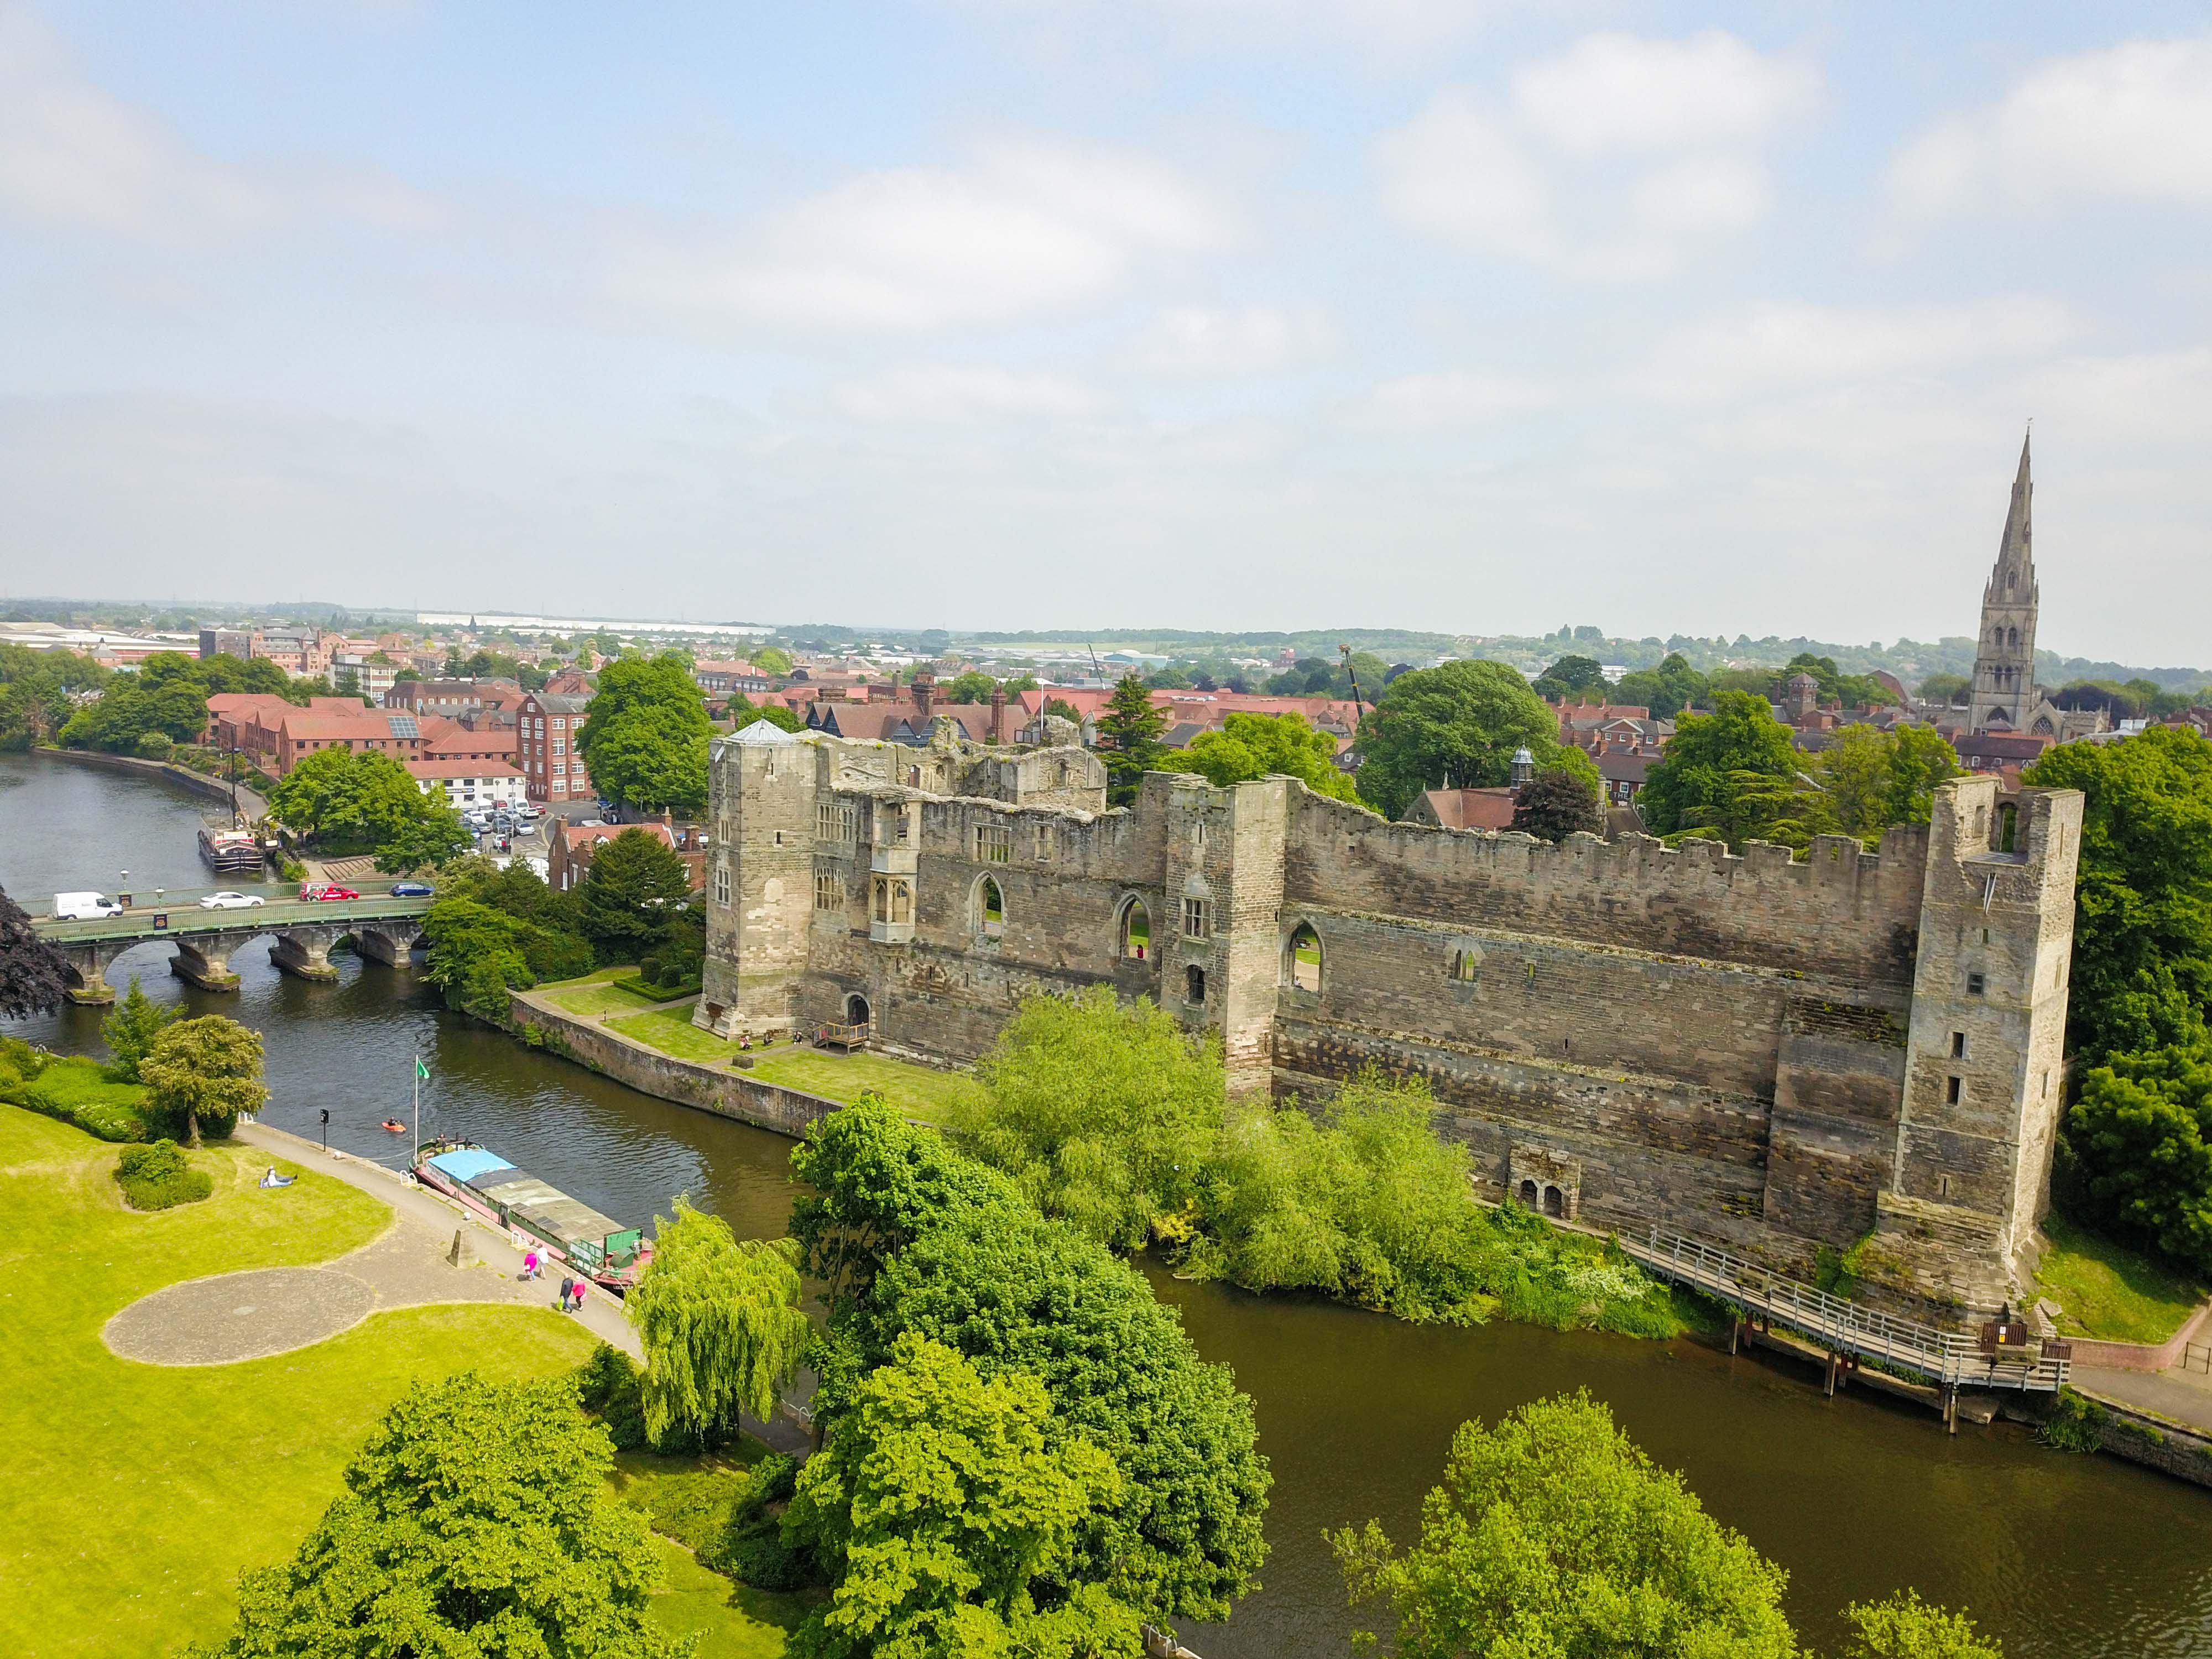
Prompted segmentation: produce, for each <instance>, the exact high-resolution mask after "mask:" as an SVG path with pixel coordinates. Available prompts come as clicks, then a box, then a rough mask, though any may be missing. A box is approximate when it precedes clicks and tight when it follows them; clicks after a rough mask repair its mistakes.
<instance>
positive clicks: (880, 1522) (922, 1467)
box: [784, 1334, 1144, 1659]
mask: <svg viewBox="0 0 2212 1659" xmlns="http://www.w3.org/2000/svg"><path fill="white" fill-rule="evenodd" d="M1051 1419H1052V1403H1051V1401H1050V1400H1049V1399H1048V1397H1047V1395H1046V1393H1045V1389H1044V1386H1043V1384H1042V1383H1039V1382H1038V1380H1037V1379H1036V1377H1034V1376H1029V1375H1026V1374H1025V1373H1023V1372H1020V1371H1010V1372H1005V1373H1002V1374H1000V1375H999V1376H994V1377H993V1378H991V1379H989V1380H988V1381H986V1380H985V1379H984V1378H983V1377H981V1376H978V1375H977V1373H976V1371H975V1368H974V1367H973V1366H972V1365H970V1364H969V1363H968V1362H967V1360H965V1359H964V1358H962V1356H961V1355H960V1354H958V1353H957V1352H954V1351H953V1350H952V1349H951V1348H948V1347H945V1346H943V1345H941V1344H939V1343H935V1342H931V1341H928V1340H925V1339H923V1338H921V1337H919V1336H915V1335H910V1334H909V1335H907V1336H902V1337H901V1338H900V1339H899V1340H898V1341H897V1342H896V1344H895V1345H894V1346H893V1348H892V1350H891V1352H890V1355H889V1356H888V1357H887V1358H886V1359H885V1362H884V1364H882V1365H880V1366H878V1367H877V1368H876V1369H875V1370H873V1371H872V1372H870V1373H869V1375H868V1376H867V1377H866V1379H865V1380H864V1381H862V1382H861V1383H860V1384H859V1386H858V1387H857V1389H855V1390H854V1398H853V1400H852V1402H851V1404H850V1406H849V1407H848V1409H847V1410H846V1412H845V1413H843V1414H842V1416H841V1417H840V1418H839V1419H838V1424H837V1431H836V1434H835V1435H834V1436H832V1437H830V1438H829V1441H828V1442H827V1443H826V1444H825V1445H824V1446H823V1449H822V1450H821V1451H820V1452H819V1453H817V1455H815V1456H814V1457H812V1458H811V1459H810V1460H809V1461H808V1462H807V1464H806V1466H805V1468H804V1469H803V1470H801V1471H800V1474H799V1486H798V1490H797V1491H796V1492H794V1493H793V1497H792V1500H791V1507H790V1510H789V1511H788V1512H787V1515H786V1516H785V1517H784V1531H785V1535H786V1537H787V1539H789V1540H791V1541H793V1542H796V1543H799V1544H801V1545H804V1546H805V1547H807V1548H810V1549H811V1550H812V1551H813V1553H814V1554H815V1556H816V1557H817V1559H819V1560H820V1561H822V1562H823V1565H825V1566H826V1567H827V1568H828V1569H829V1577H830V1581H831V1585H832V1588H831V1590H830V1594H829V1603H828V1605H827V1606H825V1607H819V1608H817V1610H816V1611H815V1612H814V1613H812V1614H811V1616H810V1617H809V1618H808V1620H807V1621H806V1623H805V1625H803V1626H800V1628H799V1631H798V1632H795V1633H794V1635H793V1638H792V1644H791V1649H792V1652H793V1655H794V1656H797V1659H866V1656H871V1655H886V1656H889V1655H898V1654H911V1655H914V1656H916V1659H921V1656H925V1655H933V1654H1006V1655H1014V1654H1020V1655H1025V1656H1027V1655H1034V1656H1036V1659H1060V1656H1065V1659H1090V1656H1104V1655H1109V1654H1111V1655H1126V1656H1129V1659H1136V1656H1139V1655H1141V1654H1142V1653H1143V1651H1144V1643H1143V1638H1142V1634H1141V1632H1140V1631H1139V1628H1138V1626H1139V1620H1138V1617H1137V1615H1136V1613H1134V1612H1133V1611H1132V1610H1131V1609H1130V1608H1129V1607H1127V1606H1126V1605H1124V1604H1123V1603H1121V1602H1120V1601H1116V1600H1115V1599H1114V1597H1113V1596H1112V1595H1111V1594H1110V1593H1109V1591H1108V1590H1107V1589H1105V1588H1104V1587H1103V1586H1102V1585H1099V1584H1097V1583H1092V1582H1086V1581H1084V1580H1082V1579H1079V1578H1075V1577H1074V1573H1073V1570H1074V1567H1075V1564H1076V1560H1077V1557H1078V1553H1079V1538H1080V1534H1082V1533H1084V1532H1085V1531H1086V1530H1088V1529H1090V1528H1091V1527H1092V1526H1093V1525H1095V1523H1096V1517H1097V1514H1098V1512H1099V1511H1101V1510H1104V1509H1107V1508H1109V1507H1110V1506H1111V1505H1112V1504H1113V1503H1114V1501H1115V1498H1116V1497H1117V1496H1118V1494H1119V1491H1120V1486H1121V1478H1120V1476H1119V1474H1117V1472H1116V1471H1115V1467H1114V1464H1113V1462H1112V1460H1111V1459H1110V1458H1109V1457H1108V1456H1107V1455H1106V1454H1105V1453H1103V1451H1101V1450H1100V1449H1098V1448H1097V1447H1096V1446H1094V1445H1092V1444H1091V1443H1089V1442H1087V1441H1085V1440H1084V1439H1082V1438H1080V1437H1066V1436H1057V1437H1055V1436H1053V1435H1050V1434H1049V1433H1048V1429H1049V1425H1050V1424H1051ZM1072 1579H1073V1582H1071V1580H1072Z"/></svg>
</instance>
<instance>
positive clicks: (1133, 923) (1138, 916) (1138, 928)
mask: <svg viewBox="0 0 2212 1659" xmlns="http://www.w3.org/2000/svg"><path fill="white" fill-rule="evenodd" d="M1120 931H1121V955H1122V957H1124V958H1125V959H1126V960H1127V961H1130V962H1142V961H1144V960H1145V958H1146V957H1149V956H1150V955H1152V912H1151V911H1150V910H1147V909H1146V908H1145V902H1144V900H1142V899H1139V898H1133V899H1131V900H1130V901H1129V902H1127V904H1125V905H1123V906H1122V907H1121V930H1120Z"/></svg>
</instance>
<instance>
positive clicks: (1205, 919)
mask: <svg viewBox="0 0 2212 1659" xmlns="http://www.w3.org/2000/svg"><path fill="white" fill-rule="evenodd" d="M1211 908H1212V907H1211V906H1210V905H1208V904H1207V903H1206V901H1205V900H1204V899H1202V898H1187V899H1185V900H1184V901H1183V902H1182V936H1183V937H1184V938H1185V939H1205V938H1206V937H1208V936H1209V935H1210V934H1211V933H1212V927H1211V925H1210V924H1211V922H1212V917H1211V916H1210V915H1207V912H1208V911H1209V910H1210V909H1211Z"/></svg>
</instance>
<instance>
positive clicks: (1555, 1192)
mask: <svg viewBox="0 0 2212 1659" xmlns="http://www.w3.org/2000/svg"><path fill="white" fill-rule="evenodd" d="M1544 1213H1545V1214H1546V1215H1548V1216H1554V1217H1558V1218H1562V1219H1564V1218H1565V1216H1566V1213H1567V1195H1566V1194H1565V1193H1563V1192H1561V1191H1560V1190H1559V1188H1557V1187H1547V1188H1544Z"/></svg>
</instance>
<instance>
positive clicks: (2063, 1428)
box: [2035, 1389, 2112, 1452]
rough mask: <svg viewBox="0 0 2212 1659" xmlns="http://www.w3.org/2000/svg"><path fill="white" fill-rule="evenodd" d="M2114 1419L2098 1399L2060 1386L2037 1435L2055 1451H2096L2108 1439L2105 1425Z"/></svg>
mask: <svg viewBox="0 0 2212 1659" xmlns="http://www.w3.org/2000/svg"><path fill="white" fill-rule="evenodd" d="M2111 1420H2112V1413H2109V1412H2107V1411H2106V1409H2105V1408H2104V1407H2102V1406H2100V1405H2099V1404H2098V1403H2097V1402H2096V1401H2093V1400H2091V1399H2088V1398H2087V1397H2086V1396H2084V1395H2078V1394H2076V1393H2075V1392H2074V1390H2073V1389H2059V1391H2058V1400H2057V1404H2055V1405H2054V1406H2053V1407H2051V1415H2050V1416H2049V1417H2047V1418H2045V1419H2044V1420H2043V1425H2042V1426H2041V1427H2040V1428H2039V1429H2037V1430H2036V1431H2035V1437H2036V1438H2037V1439H2038V1440H2040V1441H2041V1442H2042V1443H2044V1444H2045V1445H2046V1446H2048V1447H2050V1448H2051V1449H2052V1450H2053V1451H2065V1452H2093V1451H2095V1450H2096V1449H2098V1448H2099V1447H2100V1446H2101V1445H2103V1444H2104V1443H2105V1433H2104V1431H2105V1425H2106V1423H2108V1422H2109V1421H2111Z"/></svg>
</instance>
